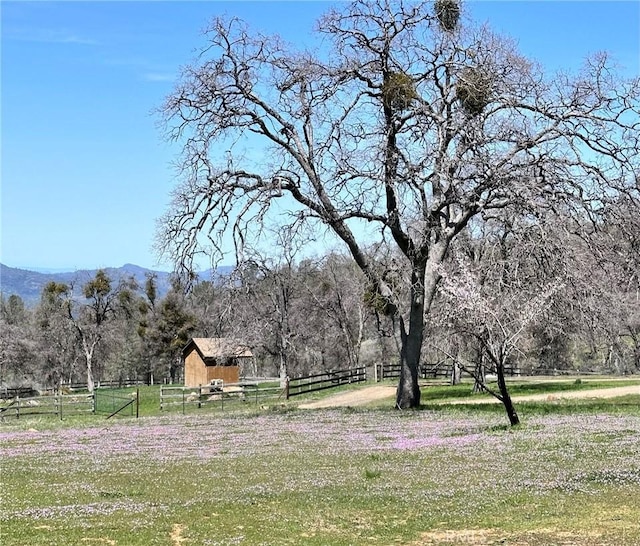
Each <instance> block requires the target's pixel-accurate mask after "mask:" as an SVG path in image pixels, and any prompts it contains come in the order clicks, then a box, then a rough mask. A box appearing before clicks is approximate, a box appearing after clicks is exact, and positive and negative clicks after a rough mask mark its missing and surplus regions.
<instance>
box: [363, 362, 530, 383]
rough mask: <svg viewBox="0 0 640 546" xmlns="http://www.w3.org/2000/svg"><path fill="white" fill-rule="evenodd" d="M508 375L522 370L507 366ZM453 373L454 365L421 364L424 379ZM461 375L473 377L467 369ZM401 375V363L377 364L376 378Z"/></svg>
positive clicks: (389, 377) (395, 377) (391, 377)
mask: <svg viewBox="0 0 640 546" xmlns="http://www.w3.org/2000/svg"><path fill="white" fill-rule="evenodd" d="M504 371H505V374H506V375H511V376H513V375H520V370H519V369H518V368H513V367H505V370H504ZM487 373H489V374H491V373H495V370H493V371H492V370H487ZM452 374H453V365H451V364H447V363H442V362H439V363H437V364H423V365H422V366H420V371H419V375H420V377H421V378H422V379H437V378H443V379H449V378H451V376H452ZM461 376H466V377H471V376H470V375H469V374H468V373H466V372H465V371H461ZM398 377H400V364H376V365H375V379H376V381H382V380H383V379H397V378H398Z"/></svg>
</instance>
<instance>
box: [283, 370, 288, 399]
mask: <svg viewBox="0 0 640 546" xmlns="http://www.w3.org/2000/svg"><path fill="white" fill-rule="evenodd" d="M284 399H285V400H289V376H287V377H285V378H284Z"/></svg>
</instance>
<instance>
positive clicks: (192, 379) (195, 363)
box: [184, 350, 240, 387]
mask: <svg viewBox="0 0 640 546" xmlns="http://www.w3.org/2000/svg"><path fill="white" fill-rule="evenodd" d="M214 379H222V380H223V381H224V382H225V383H238V382H239V381H240V367H239V366H206V365H205V363H204V362H203V361H202V359H201V358H200V355H199V354H198V351H195V350H194V351H191V352H190V353H189V354H188V355H186V356H185V359H184V384H185V386H187V387H197V386H199V385H208V384H209V383H211V381H213V380H214Z"/></svg>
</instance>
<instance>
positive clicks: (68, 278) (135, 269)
mask: <svg viewBox="0 0 640 546" xmlns="http://www.w3.org/2000/svg"><path fill="white" fill-rule="evenodd" d="M104 269H105V271H106V273H107V275H108V276H109V278H111V280H112V281H113V282H114V284H115V283H117V282H118V281H119V280H120V279H125V278H129V277H133V278H134V279H135V280H136V281H137V282H138V284H140V285H141V286H144V282H145V280H146V275H147V274H150V273H154V274H155V275H156V280H157V283H158V295H160V296H163V295H164V294H166V293H167V291H168V290H169V287H170V273H167V272H166V271H153V270H151V269H145V268H144V267H140V266H137V265H134V264H125V265H123V266H122V267H107V268H104ZM96 272H97V269H92V270H78V271H68V272H64V273H40V272H37V271H29V270H26V269H18V268H15V267H9V266H6V265H4V264H0V292H1V293H2V294H3V296H4V297H5V298H6V297H8V296H10V295H12V294H17V295H18V296H20V297H21V298H22V299H23V301H24V303H25V305H27V306H33V305H35V304H36V303H37V302H38V301H39V300H40V295H41V294H42V290H43V288H44V287H45V286H46V285H47V283H49V282H52V281H55V282H58V283H65V284H72V285H73V286H74V287H75V289H76V291H78V292H79V291H80V288H81V287H82V285H83V284H85V283H86V282H87V281H88V280H89V279H91V278H93V277H95V274H96Z"/></svg>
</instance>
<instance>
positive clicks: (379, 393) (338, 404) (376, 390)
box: [298, 385, 396, 409]
mask: <svg viewBox="0 0 640 546" xmlns="http://www.w3.org/2000/svg"><path fill="white" fill-rule="evenodd" d="M395 394H396V388H395V387H391V386H389V385H376V386H375V387H367V388H365V389H357V390H354V391H348V392H341V393H340V394H336V395H335V396H328V397H327V398H323V399H322V400H318V401H317V402H309V403H308V404H300V405H299V406H298V407H299V408H301V409H320V408H344V407H347V406H364V405H366V404H368V403H370V402H375V401H376V400H382V399H384V398H391V397H393V396H394V395H395Z"/></svg>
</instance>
